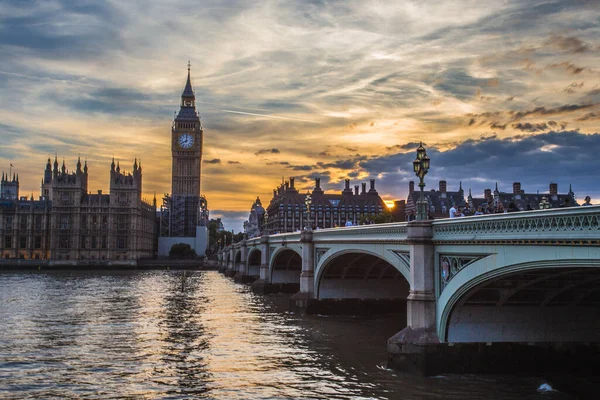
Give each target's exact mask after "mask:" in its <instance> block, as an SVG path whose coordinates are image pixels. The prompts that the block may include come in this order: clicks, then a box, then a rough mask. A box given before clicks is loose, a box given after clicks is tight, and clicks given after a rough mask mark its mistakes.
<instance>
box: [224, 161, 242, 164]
mask: <svg viewBox="0 0 600 400" xmlns="http://www.w3.org/2000/svg"><path fill="white" fill-rule="evenodd" d="M227 164H241V162H239V161H227Z"/></svg>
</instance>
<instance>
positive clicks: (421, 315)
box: [387, 221, 440, 374]
mask: <svg viewBox="0 0 600 400" xmlns="http://www.w3.org/2000/svg"><path fill="white" fill-rule="evenodd" d="M432 238H433V228H432V225H431V221H412V222H410V223H409V224H408V232H407V240H408V242H409V243H410V275H411V282H412V285H411V288H410V293H409V295H408V299H407V321H406V322H407V326H406V328H404V329H403V330H401V331H400V332H398V333H397V334H395V335H394V336H392V337H391V338H390V339H388V344H387V348H388V365H389V366H390V367H393V368H395V369H399V370H403V371H410V372H420V373H423V374H426V371H427V367H428V365H429V360H430V359H432V358H435V357H436V355H437V354H438V352H439V351H440V340H439V338H438V336H437V332H436V298H435V275H434V274H435V263H434V246H433V241H432Z"/></svg>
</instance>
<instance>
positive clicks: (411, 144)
mask: <svg viewBox="0 0 600 400" xmlns="http://www.w3.org/2000/svg"><path fill="white" fill-rule="evenodd" d="M421 144H423V146H427V144H425V143H420V142H409V143H405V144H395V145H393V146H388V147H386V148H385V149H386V150H388V151H393V150H405V151H408V150H414V149H416V148H417V147H419V145H421Z"/></svg>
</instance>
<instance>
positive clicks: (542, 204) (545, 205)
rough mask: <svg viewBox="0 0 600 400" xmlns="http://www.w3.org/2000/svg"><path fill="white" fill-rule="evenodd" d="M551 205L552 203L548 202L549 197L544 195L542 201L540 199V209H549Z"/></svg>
mask: <svg viewBox="0 0 600 400" xmlns="http://www.w3.org/2000/svg"><path fill="white" fill-rule="evenodd" d="M550 207H552V204H550V202H548V199H546V196H544V197H542V201H540V210H544V209H548V208H550Z"/></svg>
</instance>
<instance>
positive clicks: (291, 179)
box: [290, 177, 295, 190]
mask: <svg viewBox="0 0 600 400" xmlns="http://www.w3.org/2000/svg"><path fill="white" fill-rule="evenodd" d="M294 179H295V178H294V177H291V178H290V189H292V190H293V189H295V188H294Z"/></svg>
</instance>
